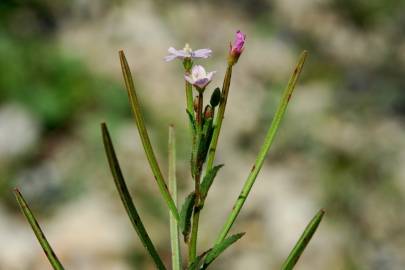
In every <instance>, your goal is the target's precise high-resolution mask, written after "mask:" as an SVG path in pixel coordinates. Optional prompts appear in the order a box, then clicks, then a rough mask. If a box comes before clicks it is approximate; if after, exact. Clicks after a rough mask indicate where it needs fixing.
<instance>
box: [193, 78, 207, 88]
mask: <svg viewBox="0 0 405 270" xmlns="http://www.w3.org/2000/svg"><path fill="white" fill-rule="evenodd" d="M209 82H210V80H209V79H208V78H202V79H198V80H196V81H195V82H194V85H195V86H197V87H199V88H205V87H206V86H207V84H208V83H209Z"/></svg>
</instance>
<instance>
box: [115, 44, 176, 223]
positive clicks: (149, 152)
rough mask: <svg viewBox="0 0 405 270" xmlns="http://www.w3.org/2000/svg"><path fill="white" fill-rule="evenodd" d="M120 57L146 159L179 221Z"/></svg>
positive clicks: (122, 55)
mask: <svg viewBox="0 0 405 270" xmlns="http://www.w3.org/2000/svg"><path fill="white" fill-rule="evenodd" d="M119 57H120V61H121V68H122V73H123V76H124V80H125V86H126V89H127V92H128V97H129V100H130V103H131V107H132V111H133V114H134V116H135V122H136V125H137V127H138V131H139V136H140V137H141V141H142V145H143V148H144V150H145V153H146V157H147V159H148V161H149V165H150V167H151V169H152V172H153V175H154V176H155V179H156V182H157V184H158V186H159V190H160V193H161V194H162V196H163V198H164V200H165V202H166V204H167V206H168V207H169V209H170V211H171V212H172V213H173V215H174V217H175V218H176V219H177V220H178V219H179V213H178V211H177V208H176V205H175V203H174V201H173V199H172V197H171V196H170V192H169V190H168V188H167V185H166V183H165V180H164V178H163V175H162V171H161V170H160V167H159V164H158V162H157V160H156V156H155V153H154V152H153V148H152V145H151V143H150V139H149V136H148V132H147V130H146V127H145V122H144V120H143V116H142V113H141V108H140V105H139V101H138V98H137V95H136V90H135V85H134V82H133V80H132V75H131V70H130V68H129V65H128V62H127V59H126V57H125V54H124V52H123V51H119Z"/></svg>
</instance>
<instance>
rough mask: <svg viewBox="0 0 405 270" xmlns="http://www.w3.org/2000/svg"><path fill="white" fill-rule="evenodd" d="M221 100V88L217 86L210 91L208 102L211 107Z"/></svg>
mask: <svg viewBox="0 0 405 270" xmlns="http://www.w3.org/2000/svg"><path fill="white" fill-rule="evenodd" d="M220 101H221V90H219V87H217V88H215V90H214V92H212V95H211V99H210V104H211V106H212V107H214V108H215V107H216V106H218V104H219V102H220Z"/></svg>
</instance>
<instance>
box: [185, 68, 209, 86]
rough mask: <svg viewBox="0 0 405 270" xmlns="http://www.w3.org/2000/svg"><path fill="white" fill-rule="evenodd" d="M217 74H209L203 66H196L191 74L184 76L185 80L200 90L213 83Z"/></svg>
mask: <svg viewBox="0 0 405 270" xmlns="http://www.w3.org/2000/svg"><path fill="white" fill-rule="evenodd" d="M215 72H216V71H211V72H208V73H207V72H206V71H205V69H204V68H203V67H202V66H200V65H196V66H194V67H193V69H192V70H191V74H186V75H184V78H185V79H186V81H188V82H189V83H191V84H192V85H194V86H195V87H197V88H198V89H204V88H205V87H206V86H207V85H208V84H209V83H210V82H211V80H212V76H214V74H215Z"/></svg>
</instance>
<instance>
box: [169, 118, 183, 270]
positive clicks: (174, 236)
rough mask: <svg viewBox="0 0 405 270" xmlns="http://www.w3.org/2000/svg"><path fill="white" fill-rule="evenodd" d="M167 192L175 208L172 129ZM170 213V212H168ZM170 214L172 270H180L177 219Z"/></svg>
mask: <svg viewBox="0 0 405 270" xmlns="http://www.w3.org/2000/svg"><path fill="white" fill-rule="evenodd" d="M168 160H169V191H170V193H171V194H172V198H173V200H174V202H175V204H176V207H177V177H176V139H175V134H174V127H173V126H170V127H169V151H168ZM169 212H170V211H169ZM169 214H170V242H171V245H170V246H171V249H172V269H173V270H181V252H180V233H179V224H178V221H177V219H176V218H175V217H174V216H173V214H172V212H170V213H169Z"/></svg>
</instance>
